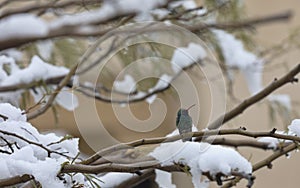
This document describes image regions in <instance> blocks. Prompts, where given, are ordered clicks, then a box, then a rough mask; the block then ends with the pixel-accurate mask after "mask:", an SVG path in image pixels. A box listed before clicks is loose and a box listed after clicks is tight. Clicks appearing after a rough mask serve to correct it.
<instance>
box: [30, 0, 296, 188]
mask: <svg viewBox="0 0 300 188" xmlns="http://www.w3.org/2000/svg"><path fill="white" fill-rule="evenodd" d="M245 3H246V8H247V13H248V15H249V17H255V16H260V15H261V16H263V15H269V14H272V13H278V12H281V11H284V10H292V11H293V13H294V16H293V18H292V19H291V20H290V21H289V22H284V23H283V22H279V23H274V24H267V25H264V26H259V27H258V28H257V30H256V32H255V33H254V38H255V40H256V42H257V43H258V44H259V45H260V46H262V47H263V48H268V47H272V46H273V45H274V44H278V43H279V42H280V41H281V40H282V39H284V38H285V37H287V36H288V35H289V33H290V32H291V31H292V29H295V28H297V27H299V26H300V1H299V0H286V1H282V0H273V1H259V0H251V1H250V0H248V1H245ZM299 57H300V53H299V51H294V52H292V53H289V54H287V55H286V54H283V55H282V57H281V58H280V59H277V60H276V61H278V63H280V62H283V61H285V62H288V65H289V68H292V67H293V65H295V64H296V63H299ZM285 72H286V68H285V67H284V66H278V67H277V68H276V69H274V70H272V71H267V70H265V73H264V75H263V83H264V85H266V84H268V83H270V82H271V81H272V80H273V79H274V78H275V77H280V76H281V75H282V74H284V73H285ZM237 80H239V81H238V82H237V83H235V86H234V90H235V95H236V96H237V97H238V98H239V99H243V98H245V97H247V96H249V92H248V89H247V86H246V84H245V81H244V79H243V77H242V76H241V75H238V77H237ZM175 82H178V83H179V84H180V82H181V80H180V78H179V79H178V80H176V81H175ZM178 83H177V84H178ZM175 84H176V83H175ZM276 93H284V94H289V95H290V96H291V98H292V101H298V102H299V101H300V99H299V96H300V95H299V94H300V85H299V84H298V85H297V84H294V85H287V86H284V87H283V88H281V89H279V90H278V91H276ZM208 96H209V95H207V93H204V94H203V96H202V100H203V101H202V102H201V104H202V106H201V114H200V121H199V125H203V124H205V123H207V118H206V117H207V116H208V115H209V113H208V111H209V110H205V108H206V107H205V106H206V105H209V103H207V102H205V101H206V100H205V99H206V97H208ZM78 97H79V99H80V105H82V106H89V105H93V103H94V101H93V100H91V99H88V98H86V97H84V96H82V95H80V94H78ZM159 97H160V98H162V99H163V100H164V102H165V103H166V104H167V110H168V111H167V112H168V113H167V116H166V118H165V120H164V122H163V126H160V127H158V128H157V129H155V130H153V131H151V132H145V133H135V132H133V131H130V130H128V129H127V128H126V127H124V126H122V125H121V124H120V122H119V121H118V120H117V119H116V118H115V117H114V115H113V111H112V108H111V106H110V104H107V103H102V102H96V106H97V110H98V113H99V114H100V116H101V120H102V123H103V124H104V126H105V129H106V130H107V131H108V132H109V133H110V134H111V135H112V136H113V137H114V138H117V140H119V141H122V142H124V141H131V140H135V139H138V138H143V137H157V136H164V135H166V134H167V133H169V132H170V131H172V130H173V129H175V118H176V111H177V109H178V108H179V104H178V103H177V102H176V101H177V100H176V99H174V97H168V94H166V95H160V96H159ZM83 104H84V105H83ZM159 106H160V105H159V104H156V103H154V104H153V105H152V107H151V108H152V110H153V111H159V109H158V107H159ZM207 108H209V106H208V107H207ZM293 108H294V110H295V111H297V112H299V113H300V110H299V105H297V103H293ZM131 110H132V111H133V113H134V115H135V116H136V117H137V118H139V119H141V120H143V119H147V118H149V117H150V111H149V106H148V104H147V103H144V102H142V103H137V104H133V105H131ZM195 113H196V110H191V114H192V116H193V117H194V118H195V117H197V114H195ZM58 114H60V117H59V123H58V125H56V123H55V121H54V117H53V114H52V112H51V111H49V112H48V113H47V114H46V115H44V116H41V117H39V118H38V119H36V120H33V121H32V123H33V124H34V125H35V126H38V128H40V129H41V130H45V131H47V130H50V129H60V130H66V131H67V132H69V133H70V134H72V135H74V136H79V137H80V132H79V130H78V127H77V124H76V122H75V118H74V115H73V113H72V112H67V111H64V110H63V109H59V113H58ZM78 115H79V116H81V117H80V118H78V117H77V123H79V124H80V127H81V129H83V130H84V132H85V134H87V135H88V137H89V139H91V140H93V139H94V140H95V145H94V147H99V148H103V147H106V146H108V145H111V143H114V141H113V140H111V138H109V136H105V134H103V132H102V131H104V130H105V129H103V128H99V125H98V121H97V119H95V118H93V117H91V116H92V115H93V113H92V112H91V111H90V110H89V109H83V108H82V107H79V109H78V110H77V112H76V116H78ZM125 116H126V115H125ZM298 118H300V117H298ZM82 125H84V127H83V126H82ZM227 126H229V127H239V126H245V127H247V128H248V129H250V130H256V131H264V130H265V131H268V130H270V129H271V125H270V118H269V115H268V107H267V105H266V104H265V103H260V104H257V105H255V106H253V107H251V108H249V109H248V110H246V111H245V112H244V113H243V114H242V115H241V116H240V117H238V118H236V119H235V120H233V121H231V122H230V123H229V124H228V125H227ZM272 126H275V127H276V128H278V129H279V130H283V129H285V128H286V126H287V125H283V124H282V121H280V120H279V119H278V121H277V123H276V124H273V125H272ZM200 128H203V127H201V126H200ZM99 140H101V143H99ZM80 147H81V149H82V151H84V152H86V153H87V154H91V153H92V150H91V149H90V148H89V146H87V145H86V143H85V142H84V140H83V139H81V142H80ZM239 151H241V153H242V154H243V155H244V156H245V157H246V158H248V159H250V161H251V162H256V161H259V160H261V159H263V158H265V157H267V156H268V155H269V154H271V151H268V152H265V151H260V150H253V149H249V148H242V149H240V150H239ZM299 164H300V155H299V154H298V153H295V152H293V153H292V156H291V158H289V159H287V158H286V157H281V158H280V159H278V160H276V161H275V162H274V163H273V169H272V170H269V169H267V168H264V169H262V170H259V171H258V172H256V173H255V175H256V177H257V178H256V180H255V184H254V187H274V188H277V187H278V188H279V187H299V183H298V179H297V176H298V175H299V174H300V165H299ZM174 177H185V175H182V174H177V173H176V174H175V176H174ZM174 179H176V181H175V182H176V184H177V186H178V187H192V184H191V181H190V177H186V178H180V179H179V180H178V178H174ZM238 187H245V184H244V182H243V183H240V184H238Z"/></svg>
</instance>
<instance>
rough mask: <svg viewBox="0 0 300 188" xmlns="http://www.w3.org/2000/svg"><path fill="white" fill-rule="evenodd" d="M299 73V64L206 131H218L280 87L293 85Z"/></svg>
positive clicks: (219, 119) (212, 124)
mask: <svg viewBox="0 0 300 188" xmlns="http://www.w3.org/2000/svg"><path fill="white" fill-rule="evenodd" d="M299 72H300V64H298V65H296V66H295V67H294V68H293V69H292V70H291V71H289V72H288V73H287V74H285V75H284V76H283V77H281V78H280V79H275V80H274V81H273V82H272V83H271V84H269V85H268V86H267V87H265V88H264V89H263V90H261V91H260V92H258V93H257V94H255V95H253V96H251V97H249V98H248V99H245V100H244V101H243V102H242V103H240V104H239V105H238V106H236V107H235V108H233V109H232V110H230V111H229V112H227V113H225V114H224V115H222V116H220V117H219V118H218V119H216V120H215V121H214V122H212V123H211V124H209V125H208V129H218V128H219V127H221V126H222V125H223V124H224V123H226V122H227V121H229V120H231V119H233V118H234V117H236V116H238V115H239V114H241V113H243V111H244V110H246V109H247V108H248V107H250V106H252V105H253V104H255V103H257V102H259V101H260V100H262V99H263V98H265V97H266V96H268V95H269V94H271V93H272V92H273V91H275V90H276V89H278V88H280V87H282V86H283V85H285V84H287V83H294V82H297V81H298V79H297V78H295V76H296V75H297V74H298V73H299Z"/></svg>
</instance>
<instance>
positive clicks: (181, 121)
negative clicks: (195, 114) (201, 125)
mask: <svg viewBox="0 0 300 188" xmlns="http://www.w3.org/2000/svg"><path fill="white" fill-rule="evenodd" d="M195 105H196V104H193V105H192V106H190V107H188V108H187V109H183V108H180V109H179V110H178V112H177V118H176V127H177V129H178V130H179V134H180V135H182V134H185V133H190V132H192V126H193V120H192V117H191V116H190V115H189V109H191V108H192V107H193V106H195ZM182 141H183V142H185V141H192V137H191V135H187V136H185V137H183V138H182Z"/></svg>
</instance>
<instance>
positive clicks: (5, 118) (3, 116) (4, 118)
mask: <svg viewBox="0 0 300 188" xmlns="http://www.w3.org/2000/svg"><path fill="white" fill-rule="evenodd" d="M0 118H2V119H3V120H4V121H6V120H7V119H8V117H7V116H5V115H2V114H0Z"/></svg>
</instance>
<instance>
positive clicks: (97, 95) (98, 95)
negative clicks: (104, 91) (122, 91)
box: [76, 62, 201, 104]
mask: <svg viewBox="0 0 300 188" xmlns="http://www.w3.org/2000/svg"><path fill="white" fill-rule="evenodd" d="M199 63H201V62H194V63H192V64H190V65H189V66H186V67H183V68H182V69H181V70H180V71H179V72H178V73H177V74H175V75H174V76H173V77H172V79H170V81H169V82H168V84H166V86H164V87H161V88H158V89H155V90H153V91H151V92H148V93H145V94H144V95H142V96H141V97H134V96H135V95H134V94H131V93H129V94H127V95H129V96H130V97H129V98H128V99H126V100H114V99H112V98H110V97H105V96H103V95H101V93H99V92H97V91H92V92H90V91H88V90H84V89H82V88H76V91H79V92H80V93H82V94H84V95H86V96H88V97H93V98H95V99H97V100H100V101H102V102H107V103H117V104H124V103H135V102H141V101H144V100H146V99H147V98H149V97H151V96H153V95H155V94H158V93H162V92H164V91H166V90H168V89H169V88H170V87H171V86H172V82H173V81H174V80H175V79H176V78H178V77H179V76H180V75H181V74H182V73H183V72H184V71H186V70H188V69H190V68H192V67H193V66H195V65H197V64H199Z"/></svg>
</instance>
